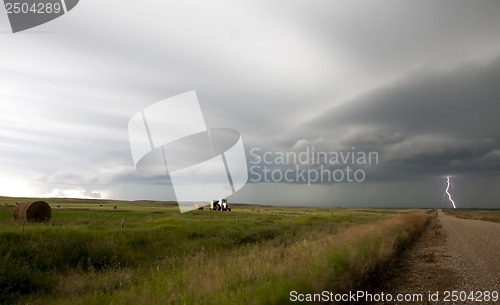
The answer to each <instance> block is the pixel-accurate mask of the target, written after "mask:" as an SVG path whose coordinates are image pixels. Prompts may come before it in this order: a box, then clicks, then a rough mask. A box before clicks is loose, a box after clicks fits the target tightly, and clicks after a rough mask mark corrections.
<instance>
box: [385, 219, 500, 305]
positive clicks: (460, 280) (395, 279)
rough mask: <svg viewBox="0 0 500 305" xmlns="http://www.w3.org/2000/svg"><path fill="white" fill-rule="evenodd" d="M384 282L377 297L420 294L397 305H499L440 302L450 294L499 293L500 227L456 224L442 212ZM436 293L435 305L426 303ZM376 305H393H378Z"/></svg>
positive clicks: (462, 221)
mask: <svg viewBox="0 0 500 305" xmlns="http://www.w3.org/2000/svg"><path fill="white" fill-rule="evenodd" d="M393 269H394V270H393V271H392V274H389V276H388V277H389V279H388V280H387V281H383V284H382V285H381V287H380V291H381V292H386V293H390V294H392V295H396V294H398V293H402V294H414V293H420V294H422V295H423V296H424V299H423V300H421V301H419V302H415V301H414V302H411V301H409V302H400V303H399V304H404V305H406V304H500V301H497V302H493V301H491V300H490V301H484V300H483V301H482V302H472V301H469V300H467V301H462V302H461V301H455V302H444V300H443V296H444V294H445V292H447V291H448V292H449V291H464V292H467V293H470V292H473V293H474V292H478V291H490V292H491V291H497V292H499V293H500V223H494V222H487V221H481V220H469V219H460V218H456V217H453V216H448V215H445V214H444V213H443V212H442V211H441V210H439V211H438V212H437V216H436V217H434V218H432V219H431V222H430V224H429V226H428V228H427V230H426V231H425V232H424V233H423V234H422V236H421V237H420V238H419V240H418V241H417V242H416V243H415V245H414V246H413V247H412V248H411V249H410V250H409V251H407V252H406V253H405V254H404V255H403V256H402V257H401V258H400V260H399V261H398V263H397V264H396V266H395V267H394V268H393ZM436 291H439V295H440V300H438V301H434V300H430V299H428V298H427V297H428V295H429V294H430V293H432V292H436ZM376 304H384V305H386V304H398V303H396V302H377V303H376Z"/></svg>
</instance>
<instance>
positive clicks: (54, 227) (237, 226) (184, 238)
mask: <svg viewBox="0 0 500 305" xmlns="http://www.w3.org/2000/svg"><path fill="white" fill-rule="evenodd" d="M34 200H35V199H22V198H5V197H0V303H6V304H9V303H11V304H28V303H29V304H44V305H45V304H72V305H73V304H201V303H203V304H283V303H289V301H290V295H289V293H290V291H292V290H296V291H299V292H303V293H315V292H321V291H323V290H333V291H336V292H342V291H349V290H353V289H357V288H359V289H369V288H370V287H371V283H372V279H373V274H380V273H381V272H383V271H384V266H387V263H388V262H390V261H392V260H393V259H394V257H395V256H396V255H398V254H399V252H400V250H401V249H403V248H404V247H406V246H407V245H408V244H410V243H411V241H412V240H413V238H414V237H415V236H417V235H418V234H419V233H420V232H421V231H422V230H423V228H424V227H425V224H426V223H427V220H428V218H429V216H428V213H423V212H422V211H416V210H384V209H319V208H284V207H263V206H250V205H247V206H245V205H243V206H238V205H234V206H233V211H232V212H214V211H209V210H207V209H205V210H203V211H191V212H189V213H184V214H180V213H179V210H178V208H177V207H176V206H175V205H173V204H172V203H164V202H147V201H142V202H121V201H109V200H77V199H45V201H47V202H48V203H49V205H50V206H51V207H52V219H51V221H50V222H49V223H46V224H33V223H27V224H26V225H25V227H24V229H23V226H22V223H19V222H15V221H13V219H12V212H13V210H14V208H15V205H16V202H23V201H34Z"/></svg>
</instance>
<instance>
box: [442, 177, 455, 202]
mask: <svg viewBox="0 0 500 305" xmlns="http://www.w3.org/2000/svg"><path fill="white" fill-rule="evenodd" d="M446 182H447V185H446V191H445V194H446V195H448V199H450V201H451V204H453V208H454V209H456V208H457V207H456V206H455V201H453V199H452V198H451V194H450V192H449V190H450V185H451V182H450V176H448V177H446Z"/></svg>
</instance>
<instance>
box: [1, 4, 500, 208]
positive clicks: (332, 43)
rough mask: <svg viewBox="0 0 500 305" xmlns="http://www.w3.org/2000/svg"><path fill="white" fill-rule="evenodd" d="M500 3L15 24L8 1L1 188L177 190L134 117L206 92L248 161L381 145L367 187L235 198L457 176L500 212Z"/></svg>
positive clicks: (206, 107)
mask: <svg viewBox="0 0 500 305" xmlns="http://www.w3.org/2000/svg"><path fill="white" fill-rule="evenodd" d="M499 15H500V1H456V0H453V1H401V0H394V1H388V0H384V1H331V0H324V1H321V0H313V1H289V0H287V1H285V0H283V1H255V0H252V1H185V0H183V1H152V0H144V1H140V2H137V1H118V0H109V1H97V0H82V1H80V3H79V4H78V5H77V6H76V7H75V8H74V9H73V10H71V11H70V12H68V13H67V14H65V15H64V16H61V17H60V18H57V19H55V20H53V21H51V22H48V23H46V24H43V25H41V26H38V27H36V28H33V29H29V30H26V31H23V32H18V33H15V34H13V33H12V31H11V28H10V25H9V21H8V18H7V14H6V12H5V9H4V8H3V7H2V8H1V9H0V55H1V56H0V141H1V142H0V170H1V174H0V195H7V196H70V197H101V198H113V199H130V200H135V199H153V200H173V199H175V196H174V192H173V189H172V187H171V186H170V181H169V179H168V177H161V176H144V175H141V174H139V173H137V172H136V169H135V167H134V163H133V160H132V156H131V151H130V146H129V138H128V131H127V126H128V121H129V120H130V119H131V118H132V117H133V116H134V115H135V114H136V113H137V112H139V111H141V110H142V109H143V108H145V107H147V106H149V105H151V104H153V103H155V102H158V101H161V100H163V99H165V98H168V97H171V96H174V95H177V94H180V93H183V92H187V91H191V90H196V92H197V95H198V99H199V101H200V106H201V108H202V111H203V115H204V117H205V121H206V123H207V125H208V126H209V127H229V128H233V129H236V130H238V131H240V133H241V136H242V139H243V142H244V145H245V150H246V152H247V161H248V164H249V166H250V165H252V163H251V162H253V161H255V160H254V159H255V158H254V157H253V156H252V155H251V154H250V151H251V150H252V149H254V148H258V149H259V151H260V152H262V153H263V152H296V153H298V152H301V151H304V150H305V149H307V147H309V148H311V147H314V149H315V150H316V151H322V152H330V153H331V152H347V151H353V147H354V150H355V151H360V152H377V153H378V155H379V160H378V164H372V165H370V166H362V167H360V168H362V169H363V170H364V171H365V173H366V179H364V181H363V182H353V183H350V182H345V181H344V182H339V183H336V182H333V183H313V184H312V185H308V184H307V183H303V182H301V181H295V182H291V183H283V181H282V182H264V181H262V179H261V180H260V181H249V183H247V185H246V186H244V187H243V188H242V189H241V190H240V191H239V192H237V193H236V194H235V195H233V196H232V197H231V198H230V201H238V202H246V203H261V204H280V205H281V204H284V205H311V206H352V207H359V206H370V207H371V206H384V207H385V206H386V207H410V206H425V207H449V206H451V203H450V202H449V201H447V200H446V198H444V197H443V192H444V190H445V187H446V177H447V176H450V177H451V179H452V182H453V188H451V192H452V194H453V196H454V198H455V200H456V203H457V206H459V207H495V208H498V207H500V188H499V187H498V186H499V185H500V85H499V84H500V31H499V29H500V18H498V16H499ZM269 166H270V168H271V169H279V170H284V169H285V168H291V169H293V168H294V167H293V164H292V165H290V164H288V165H286V166H285V168H284V167H283V166H280V165H279V164H277V165H273V164H271V165H269ZM344 167H345V166H344ZM307 168H314V166H312V167H307ZM334 168H342V166H340V167H332V169H334ZM252 177H253V178H255V175H252V174H250V178H252ZM254 180H255V179H254ZM207 200H210V198H207Z"/></svg>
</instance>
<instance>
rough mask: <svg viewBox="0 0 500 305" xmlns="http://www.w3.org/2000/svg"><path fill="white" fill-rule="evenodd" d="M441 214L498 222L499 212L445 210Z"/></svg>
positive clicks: (499, 218) (499, 219)
mask: <svg viewBox="0 0 500 305" xmlns="http://www.w3.org/2000/svg"><path fill="white" fill-rule="evenodd" d="M443 212H445V213H446V214H449V215H452V216H455V217H459V218H466V219H477V220H486V221H493V222H500V210H473V209H471V210H467V209H447V210H444V211H443Z"/></svg>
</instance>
